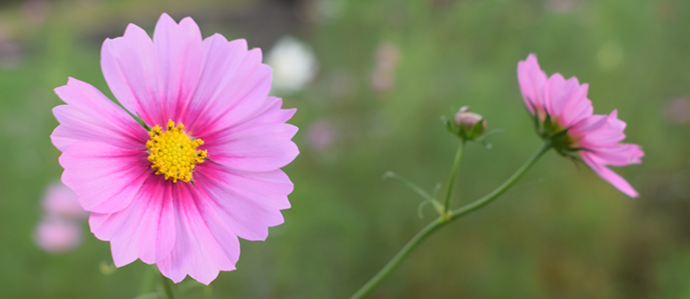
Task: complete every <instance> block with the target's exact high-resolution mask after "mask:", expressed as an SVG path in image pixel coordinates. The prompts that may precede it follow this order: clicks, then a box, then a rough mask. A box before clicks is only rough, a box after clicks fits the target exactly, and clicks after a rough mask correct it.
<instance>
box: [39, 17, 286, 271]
mask: <svg viewBox="0 0 690 299" xmlns="http://www.w3.org/2000/svg"><path fill="white" fill-rule="evenodd" d="M261 56H262V55H261V50H259V49H253V50H247V42H246V41H245V40H234V41H230V42H228V41H227V40H226V39H225V37H223V36H222V35H220V34H214V35H212V36H210V37H208V38H206V39H204V40H203V41H202V38H201V32H200V31H199V27H198V26H197V24H196V23H195V22H194V21H193V20H192V19H191V18H184V19H182V21H181V22H180V23H179V24H177V23H175V21H174V20H173V19H172V18H171V17H170V16H168V15H167V14H163V15H162V16H161V17H160V19H159V20H158V23H157V24H156V27H155V30H154V34H153V40H152V39H151V38H150V37H149V36H148V34H147V33H146V31H144V30H143V29H141V28H140V27H138V26H136V25H134V24H129V26H127V30H126V31H125V34H124V36H123V37H118V38H115V39H107V40H106V41H105V42H104V43H103V47H102V52H101V68H102V69H103V75H104V77H105V80H106V82H107V83H108V86H109V87H110V90H111V91H112V92H113V94H114V95H115V97H116V98H117V99H118V100H119V102H120V103H121V104H122V106H123V107H124V108H125V109H126V110H123V109H122V108H120V106H118V105H117V104H115V103H113V102H112V101H110V100H109V99H108V98H107V97H105V96H104V95H103V94H102V93H101V92H100V91H98V90H97V89H96V88H94V87H93V86H91V85H90V84H88V83H85V82H82V81H79V80H77V79H73V78H70V79H69V81H68V82H67V85H65V86H61V87H58V88H56V89H55V92H56V93H57V94H58V96H59V97H60V98H61V99H62V100H63V101H65V102H66V103H67V105H62V106H58V107H55V108H54V109H53V113H54V114H55V117H56V118H57V120H58V122H59V123H60V125H59V126H58V127H57V128H56V129H55V131H54V132H53V134H52V136H51V138H52V141H53V144H54V145H55V146H56V147H57V148H58V149H60V150H61V151H62V152H63V153H62V156H60V164H61V165H62V166H63V167H64V169H65V171H64V173H63V175H62V181H63V182H64V183H65V185H67V186H69V187H70V188H72V189H73V190H74V191H75V192H76V193H77V195H78V196H79V202H80V203H81V205H82V207H84V209H86V210H87V211H90V212H91V215H90V217H89V225H90V226H91V231H92V232H93V233H94V234H95V235H96V237H97V238H99V239H101V240H105V241H110V246H111V250H112V255H113V261H114V263H115V265H116V266H117V267H121V266H124V265H126V264H129V263H131V262H133V261H135V260H136V259H141V260H142V261H143V262H145V263H148V264H153V263H155V264H157V265H158V269H159V270H160V271H161V273H162V274H163V275H165V276H166V277H168V278H170V279H172V280H173V281H174V282H180V281H182V280H183V279H184V278H185V276H186V275H189V276H191V277H192V278H194V279H196V280H197V281H199V282H201V283H204V284H209V283H211V281H213V280H214V279H215V278H216V277H217V276H218V273H219V271H231V270H234V269H235V263H236V262H237V260H238V258H239V255H240V244H239V240H238V237H241V238H243V239H247V240H265V239H266V237H267V236H268V227H270V226H275V225H278V224H281V223H283V216H282V215H281V213H280V210H282V209H287V208H289V207H290V202H289V201H288V198H287V195H288V194H290V193H291V192H292V189H293V185H292V182H290V179H289V178H288V177H287V175H286V174H285V173H284V172H283V171H282V170H280V168H281V167H283V166H285V165H287V164H288V163H290V162H291V161H292V160H293V159H294V158H295V157H296V156H297V154H298V153H299V151H298V149H297V146H296V145H295V144H294V143H293V142H292V140H291V139H292V137H293V136H294V135H295V133H296V132H297V127H295V126H293V125H290V124H287V123H285V122H286V121H287V120H288V119H290V118H291V117H292V115H293V114H294V113H295V109H281V105H282V100H281V99H279V98H275V97H269V96H268V93H269V91H270V88H271V68H270V67H268V66H267V65H265V64H262V63H261ZM128 112H129V113H128ZM130 113H131V114H132V115H136V116H139V117H141V122H143V124H145V125H140V124H139V123H137V121H136V120H135V119H133V118H132V117H131V116H130Z"/></svg>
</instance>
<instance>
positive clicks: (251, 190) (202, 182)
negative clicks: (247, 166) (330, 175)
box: [194, 161, 292, 241]
mask: <svg viewBox="0 0 690 299" xmlns="http://www.w3.org/2000/svg"><path fill="white" fill-rule="evenodd" d="M203 165H204V166H203V167H199V169H198V171H197V172H196V173H195V174H194V179H195V181H196V184H197V186H198V187H199V189H200V190H203V191H204V193H205V194H207V195H208V202H207V204H208V205H209V206H210V207H211V208H212V209H213V210H214V211H216V213H218V215H219V217H220V218H221V219H222V220H223V222H224V223H225V224H226V225H227V226H228V227H229V228H230V229H232V230H233V231H234V232H235V234H237V235H238V236H239V237H241V238H243V239H247V240H251V241H263V240H265V239H266V237H267V236H268V227H271V226H276V225H279V224H281V223H283V216H282V215H281V213H280V209H286V208H289V207H290V202H289V201H288V198H287V195H288V194H290V193H291V192H292V182H290V179H289V178H288V177H287V176H286V175H285V174H284V173H283V172H282V171H281V170H273V171H270V172H265V173H261V172H259V173H248V172H237V171H232V170H230V169H227V168H226V167H223V166H222V165H219V164H216V163H214V162H212V161H207V162H206V163H204V164H203ZM199 166H201V165H199Z"/></svg>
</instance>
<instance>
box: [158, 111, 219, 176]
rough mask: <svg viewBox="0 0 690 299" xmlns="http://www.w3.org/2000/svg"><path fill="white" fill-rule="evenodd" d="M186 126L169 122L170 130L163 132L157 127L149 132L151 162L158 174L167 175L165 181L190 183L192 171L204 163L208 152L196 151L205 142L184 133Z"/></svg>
mask: <svg viewBox="0 0 690 299" xmlns="http://www.w3.org/2000/svg"><path fill="white" fill-rule="evenodd" d="M183 129H184V125H183V124H182V123H178V124H177V126H175V122H174V121H172V120H168V129H167V130H166V131H165V132H163V131H162V130H161V127H160V126H158V125H156V126H155V127H153V129H151V131H149V136H151V139H150V140H149V141H147V142H146V147H147V148H148V149H149V153H150V154H149V161H151V163H153V165H151V168H152V169H156V170H157V171H156V174H163V175H165V179H166V180H167V179H172V180H173V182H174V183H177V180H182V181H185V182H189V181H191V180H192V170H194V166H195V165H196V164H199V163H202V162H204V159H206V154H207V151H205V150H204V151H202V150H196V148H197V147H198V146H200V145H202V144H204V141H203V140H201V139H199V138H197V139H192V138H191V137H189V136H187V134H186V133H185V132H184V131H183Z"/></svg>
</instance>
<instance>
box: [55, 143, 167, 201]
mask: <svg viewBox="0 0 690 299" xmlns="http://www.w3.org/2000/svg"><path fill="white" fill-rule="evenodd" d="M146 157H147V154H146V152H144V151H142V150H129V149H122V148H119V147H116V146H112V145H108V144H106V143H97V142H88V141H79V142H76V143H74V144H72V145H71V146H70V147H68V148H67V149H66V150H65V151H64V152H63V153H62V155H61V156H60V165H62V167H63V168H65V171H64V172H63V174H62V182H63V183H65V185H67V186H68V187H70V188H72V190H74V192H76V193H77V195H78V196H79V202H80V203H81V205H82V207H83V208H84V209H85V210H87V211H91V212H98V213H114V212H117V211H120V210H122V209H124V208H125V207H127V206H128V205H129V204H130V202H131V201H132V199H133V198H134V196H135V194H136V193H137V192H138V191H139V188H140V187H141V184H142V183H143V182H144V180H145V179H146V177H148V176H151V175H152V174H153V173H152V172H151V170H150V169H148V167H149V164H150V162H148V160H147V159H146Z"/></svg>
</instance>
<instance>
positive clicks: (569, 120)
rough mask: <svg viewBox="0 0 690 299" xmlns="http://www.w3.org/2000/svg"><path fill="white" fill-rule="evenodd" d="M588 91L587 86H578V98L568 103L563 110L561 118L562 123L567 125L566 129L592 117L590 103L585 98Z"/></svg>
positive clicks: (585, 84)
mask: <svg viewBox="0 0 690 299" xmlns="http://www.w3.org/2000/svg"><path fill="white" fill-rule="evenodd" d="M588 91H589V84H587V83H583V84H582V85H580V91H579V94H578V96H577V97H576V98H575V100H573V101H570V102H568V103H567V104H566V105H565V107H564V108H563V111H564V113H563V114H562V116H561V117H562V119H563V123H564V124H567V125H566V127H572V126H573V125H575V124H578V123H579V122H580V121H582V120H583V119H586V118H588V117H590V116H592V113H593V112H594V108H593V107H592V101H590V100H589V99H588V98H587V92H588Z"/></svg>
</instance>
